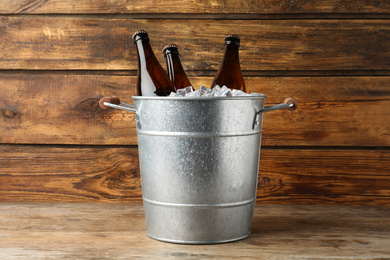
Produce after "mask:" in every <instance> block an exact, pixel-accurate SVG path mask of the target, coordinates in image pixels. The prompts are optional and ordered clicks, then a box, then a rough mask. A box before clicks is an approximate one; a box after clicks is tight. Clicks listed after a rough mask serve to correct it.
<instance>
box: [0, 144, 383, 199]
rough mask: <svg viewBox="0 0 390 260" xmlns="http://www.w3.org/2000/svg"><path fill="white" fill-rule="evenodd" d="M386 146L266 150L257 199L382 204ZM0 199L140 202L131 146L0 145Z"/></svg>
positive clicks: (137, 176) (139, 183)
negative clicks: (361, 149) (376, 147)
mask: <svg viewBox="0 0 390 260" xmlns="http://www.w3.org/2000/svg"><path fill="white" fill-rule="evenodd" d="M389 161H390V151H389V150H363V151H360V150H342V151H340V150H322V149H318V150H312V149H307V150H306V149H280V150H279V149H276V150H275V149H266V148H263V149H262V151H261V161H260V174H259V186H258V194H257V195H258V201H259V202H262V203H278V204H292V203H293V204H356V205H382V206H390V185H389V183H390V176H389V174H388V173H389V172H390V165H389V163H388V162H389ZM0 169H1V173H0V201H35V202H115V203H117V202H134V201H138V202H139V201H141V193H142V191H141V182H140V173H139V163H138V154H137V149H136V148H125V147H121V148H119V147H116V148H115V147H112V148H109V147H108V148H104V147H62V146H59V147H53V146H48V147H46V146H24V145H22V146H15V145H1V146H0Z"/></svg>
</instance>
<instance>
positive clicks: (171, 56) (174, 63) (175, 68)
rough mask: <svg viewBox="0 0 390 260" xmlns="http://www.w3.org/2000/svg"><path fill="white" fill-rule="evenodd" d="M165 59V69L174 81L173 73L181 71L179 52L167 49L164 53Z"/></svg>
mask: <svg viewBox="0 0 390 260" xmlns="http://www.w3.org/2000/svg"><path fill="white" fill-rule="evenodd" d="M165 57H166V61H167V70H168V75H169V78H170V80H172V81H174V79H175V74H177V73H182V71H183V67H182V66H181V63H180V59H179V53H178V52H173V51H169V52H168V51H167V52H166V53H165Z"/></svg>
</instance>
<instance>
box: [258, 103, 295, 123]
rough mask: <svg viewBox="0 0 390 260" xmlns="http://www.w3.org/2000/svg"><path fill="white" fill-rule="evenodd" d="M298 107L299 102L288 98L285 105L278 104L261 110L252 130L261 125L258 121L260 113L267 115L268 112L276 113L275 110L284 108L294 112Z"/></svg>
mask: <svg viewBox="0 0 390 260" xmlns="http://www.w3.org/2000/svg"><path fill="white" fill-rule="evenodd" d="M297 107H298V102H297V101H296V100H295V99H293V98H292V97H288V98H286V99H285V100H284V102H283V103H280V104H276V105H273V106H267V107H264V108H263V109H261V110H260V111H258V112H256V113H255V118H254V119H253V126H252V129H255V126H256V125H257V124H258V123H259V122H258V121H257V116H258V115H259V114H260V113H266V112H270V111H274V110H278V109H283V108H287V110H288V111H294V110H296V109H297Z"/></svg>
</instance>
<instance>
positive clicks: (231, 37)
mask: <svg viewBox="0 0 390 260" xmlns="http://www.w3.org/2000/svg"><path fill="white" fill-rule="evenodd" d="M225 43H226V44H231V43H235V44H236V45H237V46H240V37H239V36H238V35H237V34H229V35H228V36H226V38H225Z"/></svg>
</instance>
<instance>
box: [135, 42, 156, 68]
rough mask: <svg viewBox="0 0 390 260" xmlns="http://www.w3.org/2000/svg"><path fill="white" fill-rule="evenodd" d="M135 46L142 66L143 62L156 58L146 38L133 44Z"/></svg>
mask: <svg viewBox="0 0 390 260" xmlns="http://www.w3.org/2000/svg"><path fill="white" fill-rule="evenodd" d="M135 44H136V46H137V52H138V58H139V61H140V63H139V64H142V65H145V60H147V59H150V58H153V59H155V58H156V57H155V56H154V53H153V50H152V47H151V46H150V43H149V39H148V38H143V39H142V38H141V39H139V40H137V41H136V42H135Z"/></svg>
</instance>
